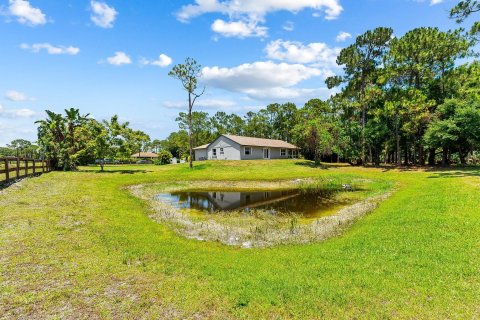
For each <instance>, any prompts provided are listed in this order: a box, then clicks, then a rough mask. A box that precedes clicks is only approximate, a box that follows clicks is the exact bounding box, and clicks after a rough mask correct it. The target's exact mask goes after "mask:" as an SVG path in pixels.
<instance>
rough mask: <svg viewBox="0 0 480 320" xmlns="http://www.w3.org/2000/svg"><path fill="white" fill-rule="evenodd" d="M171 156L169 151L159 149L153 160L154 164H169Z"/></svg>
mask: <svg viewBox="0 0 480 320" xmlns="http://www.w3.org/2000/svg"><path fill="white" fill-rule="evenodd" d="M172 158H173V156H172V154H171V153H170V151H167V150H162V151H160V153H159V154H158V158H157V160H155V164H156V165H165V164H169V163H170V160H172Z"/></svg>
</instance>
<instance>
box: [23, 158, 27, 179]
mask: <svg viewBox="0 0 480 320" xmlns="http://www.w3.org/2000/svg"><path fill="white" fill-rule="evenodd" d="M23 161H24V162H25V176H26V177H28V159H27V158H24V159H23Z"/></svg>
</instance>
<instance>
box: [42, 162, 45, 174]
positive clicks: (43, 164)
mask: <svg viewBox="0 0 480 320" xmlns="http://www.w3.org/2000/svg"><path fill="white" fill-rule="evenodd" d="M44 172H45V160H43V159H42V173H44Z"/></svg>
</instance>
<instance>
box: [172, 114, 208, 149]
mask: <svg viewBox="0 0 480 320" xmlns="http://www.w3.org/2000/svg"><path fill="white" fill-rule="evenodd" d="M175 121H177V122H178V127H179V128H180V130H185V131H187V132H188V130H189V127H190V120H189V116H188V114H187V113H185V112H180V113H179V114H178V117H177V118H176V119H175ZM212 138H213V137H212V126H211V119H210V118H209V115H208V113H206V112H203V111H193V112H192V144H193V146H194V147H198V146H199V145H202V144H206V143H209V142H211V140H212Z"/></svg>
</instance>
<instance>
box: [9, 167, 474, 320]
mask: <svg viewBox="0 0 480 320" xmlns="http://www.w3.org/2000/svg"><path fill="white" fill-rule="evenodd" d="M107 169H108V172H105V173H97V172H95V171H92V170H93V169H90V168H85V171H83V172H74V173H69V172H66V173H64V172H52V173H49V174H46V175H43V176H41V177H39V178H35V179H28V180H25V181H23V182H21V184H20V185H19V186H13V187H11V188H9V189H6V190H4V191H2V192H1V193H0V317H2V316H3V317H5V318H18V317H36V318H50V317H51V318H141V317H143V318H219V319H225V318H266V319H277V318H299V319H304V318H409V319H410V318H423V319H425V318H432V319H433V318H435V319H438V318H450V319H451V318H458V319H464V318H476V317H480V308H479V302H480V197H479V196H478V195H479V191H480V170H479V169H463V170H461V169H452V170H450V171H438V172H436V171H431V172H423V171H397V170H382V169H364V168H351V167H328V168H324V169H318V168H313V167H312V166H311V165H310V164H309V163H295V162H292V161H269V162H261V161H257V162H255V161H253V162H248V161H247V162H209V163H202V164H199V165H197V166H196V168H195V169H194V170H193V171H190V170H188V168H187V167H186V166H184V165H177V166H164V167H155V166H132V167H108V168H107ZM95 170H96V169H95ZM126 170H130V171H126ZM318 176H331V177H334V178H335V179H343V178H345V179H347V178H348V179H351V178H352V177H362V178H367V179H373V180H375V181H377V182H378V184H379V185H384V184H385V183H397V184H398V191H397V192H395V193H394V194H393V195H392V196H391V197H390V198H389V199H388V200H386V201H385V202H384V203H382V204H381V205H380V207H379V208H378V209H377V210H375V211H374V212H373V213H371V214H370V215H369V216H367V217H364V218H363V219H362V220H360V221H358V222H357V223H356V224H355V225H354V226H352V227H351V228H350V229H348V230H347V231H346V232H345V233H344V234H343V235H342V236H340V237H336V238H333V239H330V240H327V241H324V242H320V243H315V244H310V245H289V246H279V247H274V248H270V249H252V250H245V249H238V248H232V247H228V246H225V245H221V244H219V243H205V242H198V241H195V240H187V239H184V238H181V237H179V236H177V235H175V234H174V233H173V232H172V231H171V230H169V229H168V228H166V227H165V226H162V225H160V224H157V223H155V222H153V221H151V220H150V219H149V218H148V217H147V215H146V212H145V211H146V210H147V204H145V203H143V202H142V201H141V200H139V199H138V198H136V197H134V196H132V195H130V194H129V192H128V191H127V190H126V189H125V186H127V185H133V184H139V183H149V182H161V181H177V180H202V179H208V180H277V179H296V178H303V177H318Z"/></svg>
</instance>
